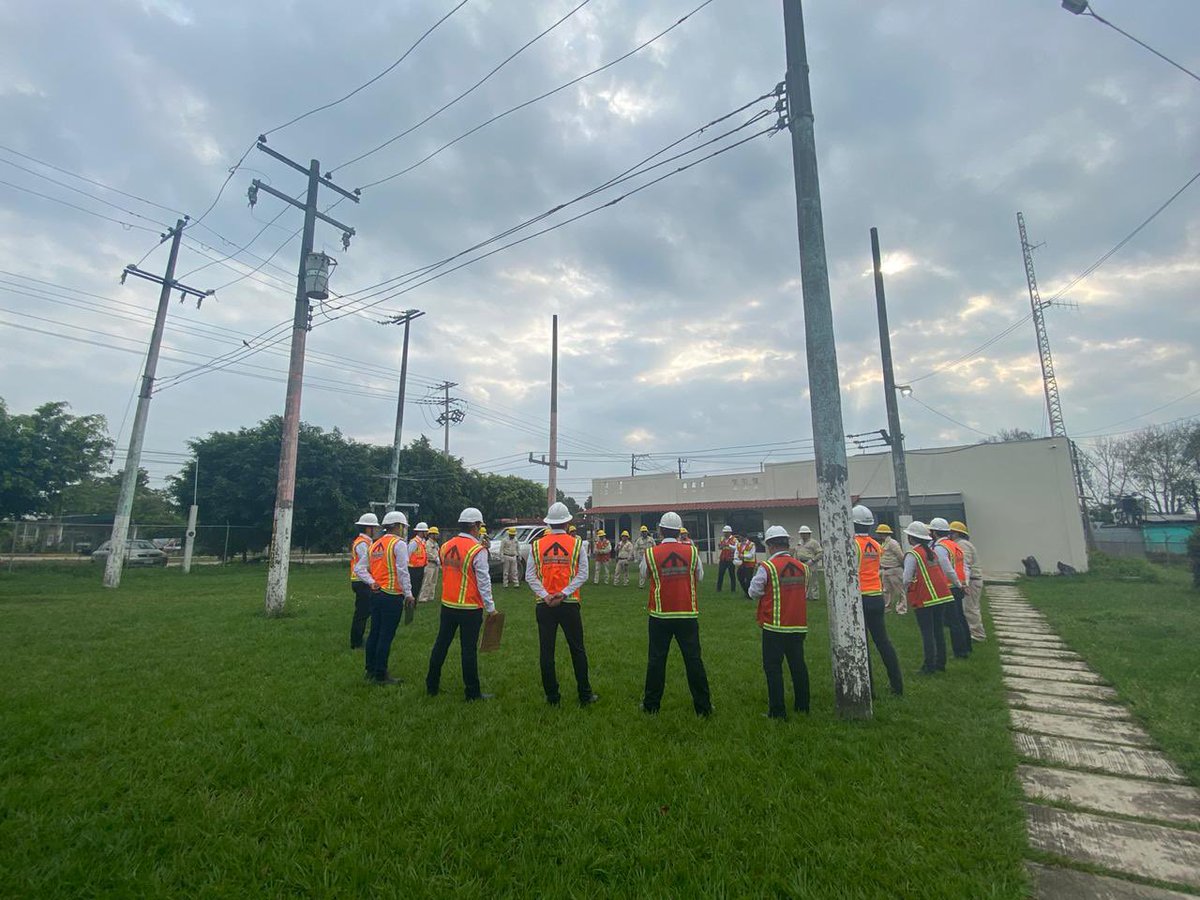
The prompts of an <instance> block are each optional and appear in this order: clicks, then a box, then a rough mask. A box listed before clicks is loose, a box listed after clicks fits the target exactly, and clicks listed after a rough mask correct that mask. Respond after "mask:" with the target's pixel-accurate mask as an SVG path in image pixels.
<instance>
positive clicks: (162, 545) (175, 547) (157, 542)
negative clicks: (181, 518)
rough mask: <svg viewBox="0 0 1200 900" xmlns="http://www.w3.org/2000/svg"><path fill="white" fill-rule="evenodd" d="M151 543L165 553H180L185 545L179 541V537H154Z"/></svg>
mask: <svg viewBox="0 0 1200 900" xmlns="http://www.w3.org/2000/svg"><path fill="white" fill-rule="evenodd" d="M150 543H152V544H153V545H154V546H155V547H157V548H158V549H159V550H161V551H162V552H163V553H178V552H179V551H180V550H182V549H183V546H182V545H181V544H180V543H179V538H154V539H153V540H151V541H150Z"/></svg>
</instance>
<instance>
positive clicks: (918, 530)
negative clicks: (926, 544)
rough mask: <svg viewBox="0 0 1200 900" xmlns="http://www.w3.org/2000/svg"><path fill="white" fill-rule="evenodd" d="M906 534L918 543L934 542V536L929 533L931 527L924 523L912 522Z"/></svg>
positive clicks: (905, 530) (905, 531)
mask: <svg viewBox="0 0 1200 900" xmlns="http://www.w3.org/2000/svg"><path fill="white" fill-rule="evenodd" d="M904 533H905V534H907V535H908V536H909V537H910V538H915V539H916V540H918V541H929V540H933V535H931V534H930V533H929V526H928V525H926V524H925V523H924V522H910V523H909V525H908V527H907V528H905V529H904Z"/></svg>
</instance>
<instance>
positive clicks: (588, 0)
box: [333, 0, 592, 171]
mask: <svg viewBox="0 0 1200 900" xmlns="http://www.w3.org/2000/svg"><path fill="white" fill-rule="evenodd" d="M591 2H592V0H583V2H581V3H580V4H579V5H578V6H576V7H575V8H573V9H571V10H569V11H568V12H567V14H566V15H564V16H562V17H561V18H560V19H558V20H557V21H556V22H554V24H552V25H551V26H550V27H548V28H546V29H544V30H543V31H541V32H539V33H538V34H537V35H535V36H534V37H533V38H531V39H530V40H528V41H526V42H525V43H524V44H522V45H521V46H520V47H518V48H517V49H516V50H514V51H513V52H512V53H510V54H509V55H508V56H506V57H505V58H504V59H503V60H502V61H501V62H500V64H499V65H497V66H496V67H495V68H493V69H492V70H491V71H490V72H488V73H487V74H486V75H484V76H483V77H482V78H480V79H479V80H478V81H476V82H475V83H474V84H473V85H471V86H470V87H469V88H467V89H466V90H465V91H463V92H462V93H461V94H459V95H458V96H457V97H455V98H454V99H453V100H450V101H448V102H446V103H444V104H443V105H442V106H440V107H438V108H437V109H436V110H434V111H433V112H431V113H430V114H429V115H427V116H426V117H425V118H423V119H422V120H421V121H420V122H417V123H416V124H415V125H410V126H409V127H408V128H406V129H404V131H401V132H400V133H399V134H397V135H394V136H392V137H390V138H388V139H387V140H386V141H384V142H383V143H382V144H380V145H378V146H377V147H374V148H373V149H371V150H368V151H366V152H365V153H361V154H359V155H358V156H356V157H354V159H351V160H348V161H347V162H344V163H342V164H341V165H340V166H335V167H334V170H333V171H340V170H341V169H345V168H346V167H348V166H352V165H354V164H355V163H357V162H361V161H362V160H364V159H366V158H367V157H368V156H372V155H374V154H376V153H378V152H379V151H380V150H382V149H384V148H385V147H388V146H390V145H391V144H394V143H395V142H396V141H398V140H400V139H401V138H403V137H406V136H408V135H410V134H412V133H413V132H414V131H416V130H417V129H418V128H420V127H421V126H422V125H425V124H426V123H428V122H431V121H432V120H433V119H435V118H437V117H438V116H440V115H441V114H442V113H444V112H445V111H446V110H448V109H449V108H450V107H452V106H454V104H456V103H458V102H459V101H460V100H463V99H465V98H466V97H467V96H469V95H470V94H471V93H473V92H474V91H475V90H476V89H477V88H479V87H480V86H481V85H482V84H483V83H484V82H486V81H487V80H488V79H490V78H491V77H492V76H493V75H495V74H496V73H497V72H499V71H500V70H501V69H503V68H504V67H505V66H507V65H508V64H509V63H510V62H512V61H513V60H514V59H516V58H517V57H518V56H520V55H521V54H522V53H524V52H525V51H526V50H528V49H529V48H530V47H532V46H533V45H534V44H536V43H537V42H538V41H540V40H541V39H542V38H544V37H545V36H546V35H548V34H549V33H550V32H552V31H554V29H556V28H557V27H558V26H559V25H561V24H562V23H563V22H565V21H567V19H569V18H571V17H572V16H573V15H575V13H577V12H579V10H581V9H583V8H584V7H585V6H587V5H588V4H589V3H591ZM460 5H461V4H460Z"/></svg>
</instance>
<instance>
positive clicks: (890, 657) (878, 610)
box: [850, 506, 904, 697]
mask: <svg viewBox="0 0 1200 900" xmlns="http://www.w3.org/2000/svg"><path fill="white" fill-rule="evenodd" d="M850 517H851V519H852V520H853V521H854V544H855V547H856V549H857V550H858V592H859V594H861V595H862V607H863V622H864V623H865V625H866V629H867V634H868V635H869V636H870V639H871V640H872V641H874V642H875V649H876V650H878V651H879V655H880V656H881V657H882V658H883V667H884V668H885V669H887V675H888V683H889V684H890V685H891V687H892V693H893V694H895V695H896V696H897V697H899V696H901V695H903V693H904V676H903V674H901V672H900V660H899V658H898V657H897V656H896V648H895V647H893V646H892V641H891V639H890V638H889V637H888V633H887V623H886V622H885V621H884V613H885V612H886V611H887V604H886V603H885V602H884V599H883V574H882V572H881V570H880V568H879V559H880V557H881V556H882V555H883V550H882V548H881V547H880V546H879V542H878V541H876V540H875V539H874V538H873V537H871V526H872V525H874V524H875V514H874V513H873V512H871V510H869V509H868V508H867V507H865V506H856V507H854V509H852V510H851V511H850ZM870 668H871V653H870V648H869V647H868V648H867V669H868V672H869V671H870ZM871 694H872V696H874V694H875V688H874V686H872V688H871Z"/></svg>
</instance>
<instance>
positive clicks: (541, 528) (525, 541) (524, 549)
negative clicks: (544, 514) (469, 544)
mask: <svg viewBox="0 0 1200 900" xmlns="http://www.w3.org/2000/svg"><path fill="white" fill-rule="evenodd" d="M516 529H517V552H518V553H519V554H520V556H521V581H524V580H525V566H526V565H527V564H528V563H529V548H530V547H532V546H533V542H534V541H536V540H537V539H538V538H540V537H541V536H542V535H543V534H545V533H546V531H547V528H546V526H545V525H517V526H516ZM507 531H508V529H507V528H502V529H500V530H498V531H495V532H492V533H491V534H490V535H488V537H490V538H491V540H492V543H491V546H490V547H489V548H488V568H489V570H490V571H491V573H492V580H493V581H498V580H499V579H500V578H501V577H502V576H503V572H504V560H503V559H501V557H500V542H501V541H502V540H504V538H506V537H507V536H508V534H507Z"/></svg>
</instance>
